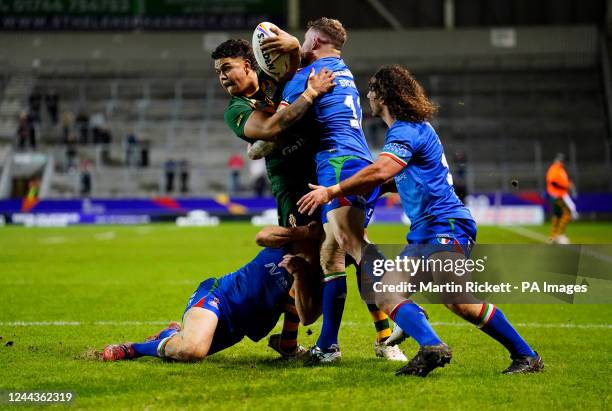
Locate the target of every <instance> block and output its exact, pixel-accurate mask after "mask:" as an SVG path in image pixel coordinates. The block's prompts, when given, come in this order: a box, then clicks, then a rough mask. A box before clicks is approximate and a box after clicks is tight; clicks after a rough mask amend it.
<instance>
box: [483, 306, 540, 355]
mask: <svg viewBox="0 0 612 411" xmlns="http://www.w3.org/2000/svg"><path fill="white" fill-rule="evenodd" d="M479 327H480V329H481V330H482V331H484V332H485V333H486V334H487V335H489V336H491V337H492V338H494V339H495V340H497V341H498V342H499V343H501V344H502V345H503V346H504V347H506V349H507V350H508V351H510V356H511V357H512V358H516V357H522V356H527V357H533V356H535V355H536V353H535V352H534V351H533V350H532V349H531V347H530V346H529V344H527V342H526V341H525V340H523V337H521V336H520V335H519V333H517V332H516V330H515V329H514V327H513V326H512V324H510V322H509V321H508V320H507V319H506V316H505V315H504V313H503V312H502V311H501V310H500V309H499V308H497V307H496V306H494V305H493V304H483V307H482V311H481V313H480V324H479Z"/></svg>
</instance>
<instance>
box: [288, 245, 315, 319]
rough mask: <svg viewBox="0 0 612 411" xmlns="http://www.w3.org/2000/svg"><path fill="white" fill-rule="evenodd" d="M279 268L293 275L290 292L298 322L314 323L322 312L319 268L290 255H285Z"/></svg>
mask: <svg viewBox="0 0 612 411" xmlns="http://www.w3.org/2000/svg"><path fill="white" fill-rule="evenodd" d="M279 266H280V267H284V268H285V269H286V270H287V271H288V272H289V274H291V275H293V286H292V291H293V293H294V299H295V308H296V310H297V313H298V316H299V317H300V322H301V323H302V325H310V324H312V323H314V322H315V321H316V320H317V319H318V318H319V317H320V316H321V312H322V310H321V299H322V295H321V291H322V288H321V275H320V274H321V273H320V267H319V266H314V265H311V264H309V263H308V262H307V261H306V260H304V259H303V258H301V257H298V256H295V255H292V254H287V255H285V257H284V258H283V261H282V262H281V263H280V264H279Z"/></svg>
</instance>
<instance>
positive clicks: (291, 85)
mask: <svg viewBox="0 0 612 411" xmlns="http://www.w3.org/2000/svg"><path fill="white" fill-rule="evenodd" d="M307 83H308V79H307V78H305V77H304V75H302V70H300V71H298V72H297V73H295V75H294V76H293V78H292V79H291V80H289V81H288V82H287V84H285V88H284V89H283V98H282V101H283V102H285V103H286V104H291V103H293V102H294V101H295V100H297V99H298V97H300V94H302V93H303V92H304V90H306V85H307Z"/></svg>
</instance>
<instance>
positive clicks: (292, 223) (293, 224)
mask: <svg viewBox="0 0 612 411" xmlns="http://www.w3.org/2000/svg"><path fill="white" fill-rule="evenodd" d="M289 225H290V226H291V227H297V219H296V218H295V215H294V214H293V213H291V214H289Z"/></svg>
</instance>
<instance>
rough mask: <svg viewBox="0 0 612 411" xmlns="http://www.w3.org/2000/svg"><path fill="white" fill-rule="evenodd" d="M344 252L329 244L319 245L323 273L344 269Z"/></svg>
mask: <svg viewBox="0 0 612 411" xmlns="http://www.w3.org/2000/svg"><path fill="white" fill-rule="evenodd" d="M344 256H345V254H344V252H342V251H341V250H339V249H338V248H337V247H333V246H330V245H325V244H324V245H323V246H321V268H323V272H324V273H331V272H341V271H344V269H345V266H344Z"/></svg>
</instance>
